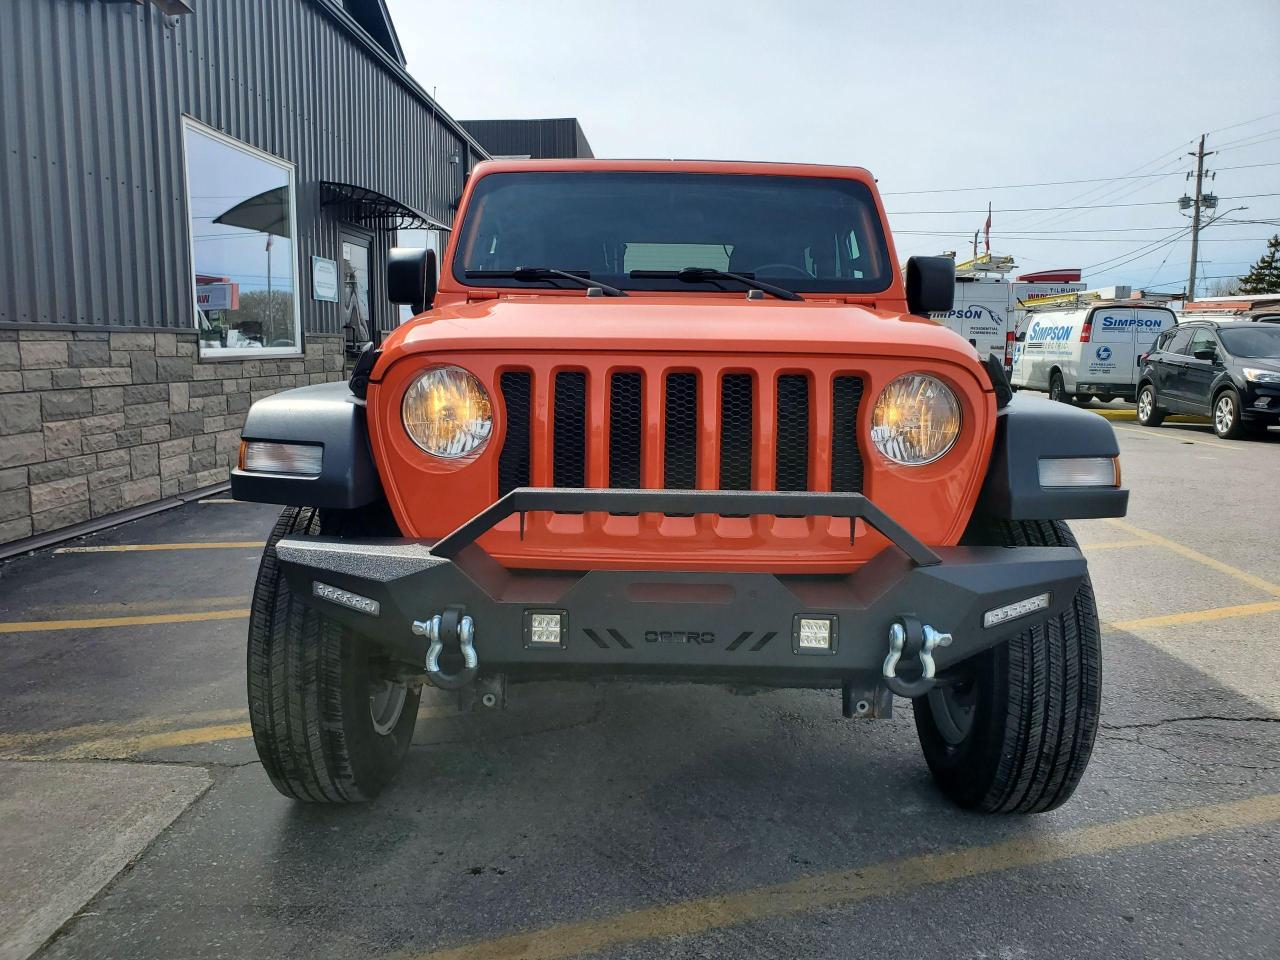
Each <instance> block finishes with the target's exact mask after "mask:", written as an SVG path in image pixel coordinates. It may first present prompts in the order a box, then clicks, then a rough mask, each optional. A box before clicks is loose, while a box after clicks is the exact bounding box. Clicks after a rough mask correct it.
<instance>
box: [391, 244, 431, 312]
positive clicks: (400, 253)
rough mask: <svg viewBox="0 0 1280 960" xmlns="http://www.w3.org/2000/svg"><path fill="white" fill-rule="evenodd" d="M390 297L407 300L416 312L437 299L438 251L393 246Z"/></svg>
mask: <svg viewBox="0 0 1280 960" xmlns="http://www.w3.org/2000/svg"><path fill="white" fill-rule="evenodd" d="M387 299H389V300H390V301H391V302H392V303H406V304H408V305H409V309H411V310H412V311H413V312H414V313H415V314H417V313H421V312H422V311H423V310H429V309H430V308H431V306H432V305H433V304H434V303H435V302H436V252H435V251H434V250H431V249H428V248H426V247H392V248H391V252H390V253H388V254H387Z"/></svg>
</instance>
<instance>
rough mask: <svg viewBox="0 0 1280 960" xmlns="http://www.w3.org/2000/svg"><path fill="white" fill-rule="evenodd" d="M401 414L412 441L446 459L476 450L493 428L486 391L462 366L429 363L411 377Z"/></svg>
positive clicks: (486, 439)
mask: <svg viewBox="0 0 1280 960" xmlns="http://www.w3.org/2000/svg"><path fill="white" fill-rule="evenodd" d="M400 416H401V419H403V420H404V429H405V432H406V433H408V434H409V437H410V438H411V439H412V440H413V442H414V443H416V444H417V445H418V446H420V447H421V448H422V449H423V450H425V451H427V453H429V454H431V455H432V456H435V457H443V458H444V459H446V460H453V459H456V458H457V457H465V456H467V455H468V454H471V453H475V452H476V451H477V450H479V449H480V448H481V447H483V446H484V445H485V444H486V443H487V442H488V440H489V434H490V433H492V432H493V405H492V404H491V403H490V402H489V394H487V393H486V392H485V389H484V387H483V386H482V385H481V383H480V381H479V380H477V379H476V378H475V376H474V375H472V374H471V373H468V372H467V371H466V370H463V369H462V368H461V367H432V368H431V369H430V370H428V371H427V372H426V373H424V374H422V375H421V376H419V377H418V379H416V380H414V381H413V383H412V384H410V385H409V389H408V390H406V391H405V394H404V403H403V404H402V405H401V408H400Z"/></svg>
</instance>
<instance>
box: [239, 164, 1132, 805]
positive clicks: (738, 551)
mask: <svg viewBox="0 0 1280 960" xmlns="http://www.w3.org/2000/svg"><path fill="white" fill-rule="evenodd" d="M443 259H444V263H443V268H442V270H441V271H440V272H439V277H438V279H437V269H436V260H435V255H434V253H432V252H431V251H422V250H408V249H397V250H393V251H392V253H391V255H390V257H389V261H388V265H387V287H388V293H389V295H390V299H391V300H392V301H394V302H397V303H410V304H412V305H413V310H414V312H415V313H416V314H417V316H416V317H415V318H414V319H413V320H412V321H411V322H409V323H406V324H405V325H403V326H401V327H400V328H399V329H397V330H396V331H394V332H393V333H391V334H390V335H388V336H387V337H386V339H385V341H384V342H382V343H381V344H380V345H370V347H369V348H368V349H366V350H365V352H364V353H363V354H361V356H360V359H359V361H358V362H357V364H356V368H355V370H354V372H353V374H352V377H351V380H350V382H349V383H336V384H325V385H317V386H310V387H303V388H299V389H296V390H290V391H287V392H284V393H281V394H278V395H276V396H272V397H269V398H267V399H264V400H260V401H258V402H257V403H256V404H254V406H253V408H252V410H250V412H249V415H248V419H247V421H246V423H245V427H244V439H243V443H242V446H241V454H240V463H239V466H238V468H237V469H236V470H234V471H233V477H232V485H233V490H234V493H235V496H236V497H238V498H240V499H242V500H254V501H261V502H267V503H278V504H284V505H287V509H286V510H285V511H284V513H283V514H282V515H281V517H280V521H279V522H278V523H277V524H276V526H275V529H274V530H273V531H272V534H271V538H270V541H269V543H268V544H267V547H266V551H265V553H264V554H263V558H262V566H261V570H260V572H259V575H258V581H257V586H256V589H255V593H254V599H253V617H252V620H251V622H250V626H249V651H248V672H249V704H250V713H251V718H252V725H253V731H254V739H255V741H256V744H257V748H258V752H259V754H260V755H261V757H262V762H263V764H264V766H265V767H266V770H267V773H268V774H269V775H270V777H271V780H272V781H273V783H274V784H275V785H276V787H277V788H278V789H279V790H280V791H281V792H282V793H284V794H286V795H287V796H290V797H295V798H297V799H299V800H311V801H322V802H344V801H357V800H365V799H368V798H370V797H373V796H374V795H375V794H377V793H378V791H379V790H381V789H382V788H383V787H384V786H385V785H386V783H387V782H388V781H389V780H390V779H391V777H392V776H393V775H394V773H395V772H396V769H397V768H398V767H399V765H400V763H401V762H402V760H403V758H404V755H405V751H406V750H407V749H408V747H409V741H410V738H411V736H412V734H413V727H414V721H415V718H416V714H417V708H418V700H419V696H420V694H421V690H422V687H423V685H424V684H430V685H432V686H435V687H438V688H441V689H444V690H453V691H458V692H459V696H460V698H461V699H462V700H463V702H464V703H467V704H471V705H474V706H475V707H476V708H477V709H485V708H500V707H502V706H503V704H504V703H505V698H506V692H507V686H508V684H514V683H517V682H521V681H532V680H540V679H552V678H554V679H573V680H580V681H588V682H589V681H595V680H597V679H600V678H626V679H630V680H658V681H662V680H665V681H672V680H676V681H691V682H700V683H718V684H726V685H731V686H733V685H737V686H749V687H804V688H829V689H839V690H841V691H842V693H843V707H844V715H845V716H846V717H886V716H888V715H889V714H890V711H891V709H892V705H893V697H894V695H895V694H896V695H897V696H900V697H906V698H910V699H911V700H912V704H913V712H914V715H915V724H916V729H917V731H918V733H919V738H920V742H921V745H922V747H923V749H924V756H925V760H926V762H927V763H928V765H929V768H930V770H931V771H932V772H933V776H934V778H935V780H936V781H937V783H938V785H939V786H940V787H941V789H942V790H943V791H944V792H945V793H946V794H947V795H948V796H950V797H951V798H952V799H953V800H955V801H956V802H957V803H959V804H960V805H962V806H965V807H970V808H974V809H978V810H983V811H990V812H996V811H1042V810H1048V809H1051V808H1053V807H1055V806H1057V805H1058V804H1060V803H1062V802H1063V801H1064V800H1066V799H1067V797H1069V796H1070V795H1071V793H1072V791H1073V790H1074V789H1075V787H1076V784H1077V783H1078V782H1079V780H1080V777H1081V775H1082V774H1083V772H1084V769H1085V765H1086V764H1087V762H1088V759H1089V754H1090V752H1091V750H1092V747H1093V740H1094V733H1095V730H1096V727H1097V721H1098V702H1099V698H1098V694H1099V685H1100V678H1099V670H1100V648H1099V635H1098V618H1097V612H1096V609H1095V606H1094V600H1093V593H1092V589H1091V587H1090V584H1089V577H1088V573H1087V570H1086V566H1085V561H1084V558H1083V557H1082V556H1081V553H1080V551H1079V550H1078V549H1077V546H1076V543H1075V540H1074V539H1073V537H1072V535H1071V532H1070V531H1069V530H1068V528H1067V525H1066V524H1065V523H1064V522H1063V521H1064V520H1067V519H1070V518H1075V517H1109V516H1121V515H1123V514H1124V511H1125V507H1126V503H1127V499H1128V493H1127V491H1125V490H1124V489H1122V488H1121V486H1120V469H1119V461H1118V452H1119V451H1118V448H1117V446H1116V441H1115V437H1114V434H1113V433H1112V430H1111V427H1110V425H1109V424H1108V423H1107V421H1105V420H1104V419H1102V418H1101V417H1097V416H1094V415H1093V414H1090V413H1087V412H1085V411H1081V410H1077V409H1074V408H1072V407H1069V406H1067V405H1065V404H1060V403H1052V402H1050V401H1048V400H1043V399H1037V398H1035V397H1031V396H1026V395H1021V396H1019V397H1018V398H1017V399H1013V398H1012V394H1011V391H1010V389H1009V386H1008V384H1007V382H1006V380H1005V378H1004V372H1003V368H1002V366H1001V363H1000V362H999V360H997V359H996V358H994V357H992V358H986V359H984V358H981V357H979V356H978V355H977V354H976V352H975V350H974V348H973V347H971V346H970V345H969V344H968V343H967V342H966V341H964V340H963V339H961V338H960V337H958V336H957V335H956V334H954V333H952V332H951V331H949V330H947V329H946V328H944V327H942V326H941V325H939V324H937V323H934V322H933V321H931V320H929V319H927V317H928V314H929V313H930V312H931V311H944V310H947V309H949V308H950V306H951V299H952V291H953V288H954V265H953V263H952V261H950V260H948V259H943V258H928V257H924V258H920V257H917V258H912V259H911V260H908V261H907V264H906V266H905V269H901V270H900V269H899V267H898V264H897V259H896V256H895V254H894V249H893V244H892V241H891V240H890V237H889V230H888V227H887V225H886V222H885V214H884V209H883V207H882V204H881V201H880V197H879V195H878V193H877V191H876V186H875V181H874V180H873V179H872V177H871V176H870V174H868V173H867V172H866V171H865V170H862V169H858V168H851V167H828V166H801V165H791V164H767V163H712V162H684V161H680V162H667V161H597V160H567V161H520V162H506V161H504V162H492V163H482V164H480V165H479V166H478V167H477V168H476V169H475V171H474V172H473V173H472V175H471V176H470V179H469V182H468V185H467V188H466V191H465V194H464V197H463V199H462V202H461V205H460V209H459V213H458V225H457V230H456V232H455V233H454V235H453V238H452V239H451V241H450V243H449V245H448V249H447V251H446V252H445V255H444V258H443Z"/></svg>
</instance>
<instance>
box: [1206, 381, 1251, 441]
mask: <svg viewBox="0 0 1280 960" xmlns="http://www.w3.org/2000/svg"><path fill="white" fill-rule="evenodd" d="M1213 432H1214V433H1216V434H1217V435H1218V436H1219V437H1221V438H1222V439H1223V440H1239V439H1240V438H1241V437H1243V436H1244V435H1245V427H1244V423H1243V421H1241V419H1240V395H1239V394H1238V393H1236V392H1235V391H1234V390H1232V389H1230V388H1228V389H1226V390H1223V391H1222V392H1221V393H1220V394H1218V395H1217V397H1215V398H1214V401H1213Z"/></svg>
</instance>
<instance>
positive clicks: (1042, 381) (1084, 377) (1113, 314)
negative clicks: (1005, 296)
mask: <svg viewBox="0 0 1280 960" xmlns="http://www.w3.org/2000/svg"><path fill="white" fill-rule="evenodd" d="M1176 323H1177V318H1176V317H1175V316H1174V314H1173V311H1172V310H1170V309H1169V308H1168V307H1164V306H1158V305H1154V304H1149V303H1144V302H1141V301H1134V300H1112V301H1102V302H1094V303H1087V304H1082V305H1080V306H1062V307H1053V308H1049V309H1044V310H1035V311H1033V312H1031V313H1029V314H1028V316H1027V319H1026V322H1025V323H1024V327H1025V330H1024V331H1021V332H1019V334H1018V342H1017V343H1016V344H1015V345H1014V360H1013V374H1012V376H1011V377H1010V382H1011V383H1012V384H1013V386H1014V387H1015V388H1018V389H1023V390H1043V391H1045V392H1046V393H1048V394H1049V399H1050V400H1058V401H1061V402H1063V403H1068V402H1071V401H1072V400H1074V401H1076V402H1077V403H1088V402H1089V401H1090V400H1091V399H1092V398H1094V397H1097V398H1098V399H1099V400H1101V401H1103V402H1104V403H1106V402H1108V401H1110V400H1114V399H1115V398H1116V397H1122V398H1124V399H1126V400H1132V399H1133V398H1134V395H1135V393H1136V391H1137V389H1138V358H1139V357H1140V356H1141V355H1142V354H1144V353H1146V352H1147V351H1148V350H1150V349H1151V344H1152V343H1154V342H1155V339H1156V337H1157V336H1159V335H1160V333H1161V332H1162V331H1164V330H1168V329H1169V328H1170V327H1172V326H1174V325H1175V324H1176Z"/></svg>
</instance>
